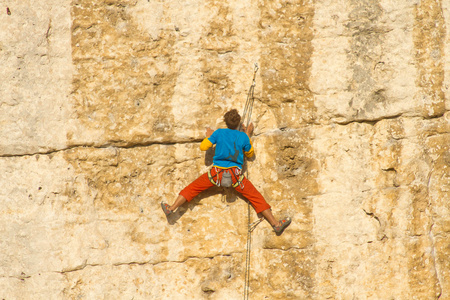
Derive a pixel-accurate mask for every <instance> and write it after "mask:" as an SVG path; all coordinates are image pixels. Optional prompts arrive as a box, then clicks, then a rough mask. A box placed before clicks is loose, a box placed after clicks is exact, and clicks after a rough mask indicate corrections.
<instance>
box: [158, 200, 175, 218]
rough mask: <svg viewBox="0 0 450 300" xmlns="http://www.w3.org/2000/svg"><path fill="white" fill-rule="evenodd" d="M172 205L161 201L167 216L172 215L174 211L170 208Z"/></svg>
mask: <svg viewBox="0 0 450 300" xmlns="http://www.w3.org/2000/svg"><path fill="white" fill-rule="evenodd" d="M169 207H170V205H169V204H167V203H164V202H161V208H162V210H163V212H164V213H165V214H166V216H170V215H171V214H172V213H173V211H172V210H170V209H169Z"/></svg>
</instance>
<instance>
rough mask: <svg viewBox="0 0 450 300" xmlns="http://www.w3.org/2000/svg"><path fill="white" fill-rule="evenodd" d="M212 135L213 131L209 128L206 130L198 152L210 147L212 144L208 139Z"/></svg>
mask: <svg viewBox="0 0 450 300" xmlns="http://www.w3.org/2000/svg"><path fill="white" fill-rule="evenodd" d="M213 133H214V130H212V129H211V128H209V127H208V128H206V138H205V139H204V140H203V141H202V143H201V144H200V150H202V151H206V150H208V149H209V148H211V147H212V145H213V143H211V141H210V140H208V138H209V137H210V136H211V135H212V134H213Z"/></svg>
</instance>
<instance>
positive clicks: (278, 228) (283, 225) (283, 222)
mask: <svg viewBox="0 0 450 300" xmlns="http://www.w3.org/2000/svg"><path fill="white" fill-rule="evenodd" d="M291 221H292V220H291V218H289V217H287V218H285V219H282V220H280V226H272V227H273V230H275V232H276V233H282V232H283V230H284V229H286V227H288V226H289V224H291Z"/></svg>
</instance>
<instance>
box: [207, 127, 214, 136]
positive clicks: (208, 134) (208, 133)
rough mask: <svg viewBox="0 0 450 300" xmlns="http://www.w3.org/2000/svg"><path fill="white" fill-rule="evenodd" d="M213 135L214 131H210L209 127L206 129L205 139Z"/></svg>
mask: <svg viewBox="0 0 450 300" xmlns="http://www.w3.org/2000/svg"><path fill="white" fill-rule="evenodd" d="M213 133H214V130H212V129H211V128H209V127H207V128H206V137H207V138H209V137H210V136H211V135H212V134H213Z"/></svg>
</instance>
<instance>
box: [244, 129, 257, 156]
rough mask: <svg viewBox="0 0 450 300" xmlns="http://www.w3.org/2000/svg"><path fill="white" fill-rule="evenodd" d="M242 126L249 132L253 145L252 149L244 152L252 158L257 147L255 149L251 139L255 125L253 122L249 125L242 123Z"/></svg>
mask: <svg viewBox="0 0 450 300" xmlns="http://www.w3.org/2000/svg"><path fill="white" fill-rule="evenodd" d="M242 127H243V129H244V132H245V133H246V134H247V136H248V139H249V140H250V146H251V147H250V150H248V151H245V152H244V154H245V156H246V157H248V158H250V157H252V156H253V155H255V149H253V144H252V140H251V136H252V133H253V129H254V126H253V123H250V124H249V125H248V127H245V125H242Z"/></svg>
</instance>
